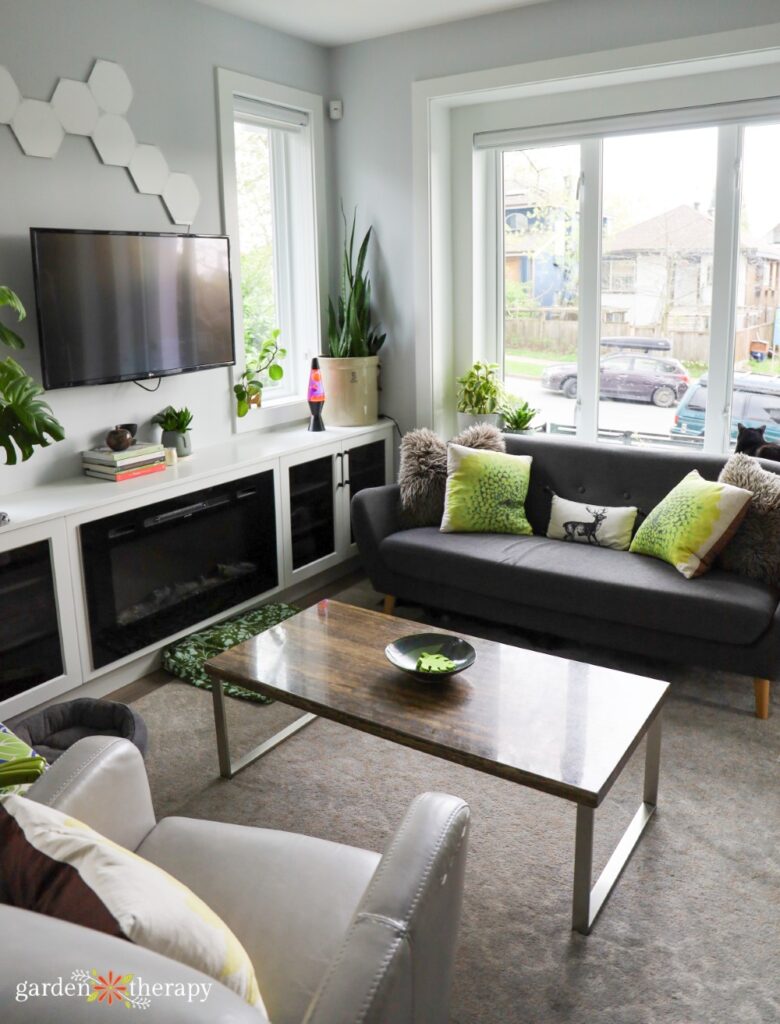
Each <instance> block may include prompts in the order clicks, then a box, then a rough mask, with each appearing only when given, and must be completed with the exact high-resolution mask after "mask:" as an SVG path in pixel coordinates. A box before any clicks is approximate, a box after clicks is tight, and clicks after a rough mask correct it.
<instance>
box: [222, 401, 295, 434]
mask: <svg viewBox="0 0 780 1024" xmlns="http://www.w3.org/2000/svg"><path fill="white" fill-rule="evenodd" d="M308 415H309V405H308V402H307V401H306V399H305V398H303V397H302V396H301V395H289V396H288V397H286V398H277V399H275V400H273V401H268V402H267V403H266V404H265V405H262V406H260V408H259V409H255V408H253V409H250V410H249V412H248V413H247V414H246V416H242V417H238V416H237V415H236V413H235V409H234V411H233V423H234V430H235V433H237V434H245V433H249V432H250V431H252V430H261V429H263V428H264V427H281V426H285V425H286V424H288V423H297V422H300V420H302V419H305V418H306V417H307V416H308Z"/></svg>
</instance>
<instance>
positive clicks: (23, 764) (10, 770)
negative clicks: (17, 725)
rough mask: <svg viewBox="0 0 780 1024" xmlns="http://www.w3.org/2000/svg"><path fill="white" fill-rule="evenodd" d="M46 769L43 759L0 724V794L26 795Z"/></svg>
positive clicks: (27, 744)
mask: <svg viewBox="0 0 780 1024" xmlns="http://www.w3.org/2000/svg"><path fill="white" fill-rule="evenodd" d="M47 767H48V766H47V764H46V759H45V758H43V757H41V755H40V754H39V753H38V752H37V751H35V750H33V748H32V747H31V746H30V745H29V743H25V742H24V740H20V739H19V737H18V736H17V735H16V733H13V732H11V730H10V729H9V728H8V726H7V725H3V723H2V722H0V793H26V792H27V790H28V789H29V788H30V786H31V785H32V784H33V782H35V781H36V780H37V779H39V778H40V777H41V775H43V773H44V772H45V771H46V768H47Z"/></svg>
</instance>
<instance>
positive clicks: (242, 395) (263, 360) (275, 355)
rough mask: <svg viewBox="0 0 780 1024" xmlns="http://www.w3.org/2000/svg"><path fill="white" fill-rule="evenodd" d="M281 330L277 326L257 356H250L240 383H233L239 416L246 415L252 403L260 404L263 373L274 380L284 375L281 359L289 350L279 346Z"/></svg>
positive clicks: (239, 380)
mask: <svg viewBox="0 0 780 1024" xmlns="http://www.w3.org/2000/svg"><path fill="white" fill-rule="evenodd" d="M281 333H282V332H281V331H280V330H279V328H278V327H277V328H276V330H274V331H271V333H270V335H269V336H268V337H267V338H266V340H265V341H264V342H263V343H262V345H261V346H260V348H259V350H258V352H257V355H256V356H249V357H248V358H247V361H246V365H245V366H244V372H243V373H242V374H241V376H240V377H239V378H238V383H237V384H234V385H233V393H234V394H235V396H236V412H237V413H238V415H239V416H246V414H247V413H248V412H249V409H250V407H251V406H252V405H256V404H259V402H260V396H261V395H262V393H263V383H264V381H263V379H262V378H263V375H264V374H267V375H268V379H269V380H272V381H274V382H276V381H280V380H281V379H282V377H284V367H283V366H282V365H281V363H280V360H282V359H284V357H285V356H286V355H287V350H286V349H284V348H281V347H280V346H279V336H280V335H281Z"/></svg>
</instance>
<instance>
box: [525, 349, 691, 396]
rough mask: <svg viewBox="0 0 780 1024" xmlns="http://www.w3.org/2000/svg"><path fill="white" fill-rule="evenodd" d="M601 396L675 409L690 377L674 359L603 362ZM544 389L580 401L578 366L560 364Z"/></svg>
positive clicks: (614, 358) (627, 356)
mask: <svg viewBox="0 0 780 1024" xmlns="http://www.w3.org/2000/svg"><path fill="white" fill-rule="evenodd" d="M599 381H600V383H599V389H600V391H599V393H600V395H601V397H602V398H617V399H622V400H623V401H626V402H652V403H653V405H657V406H659V407H660V408H661V409H671V408H672V406H674V405H676V404H677V402H678V401H679V400H680V399H681V398H682V397H683V395H684V394H685V392H686V390H687V388H688V385H689V384H690V377H689V376H688V371H687V370H686V369H685V367H684V366H683V364H682V363H681V362H680V361H679V359H672V357H671V356H661V357H658V356H646V355H631V354H626V353H624V354H622V355H614V356H605V357H604V358H603V359H602V360H601V371H600V375H599ZM542 387H543V388H545V389H546V390H548V391H561V392H563V394H564V395H566V397H567V398H576V397H577V364H576V363H557V364H555V365H554V366H548V367H547V368H546V369H545V371H544V373H543V374H542Z"/></svg>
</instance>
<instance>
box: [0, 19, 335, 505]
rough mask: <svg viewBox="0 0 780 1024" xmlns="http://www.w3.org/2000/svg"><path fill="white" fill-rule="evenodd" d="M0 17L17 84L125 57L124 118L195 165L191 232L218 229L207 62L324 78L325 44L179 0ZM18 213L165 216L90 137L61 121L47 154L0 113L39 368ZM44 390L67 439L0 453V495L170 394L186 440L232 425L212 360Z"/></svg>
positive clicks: (151, 225) (4, 222)
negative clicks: (10, 459) (175, 371)
mask: <svg viewBox="0 0 780 1024" xmlns="http://www.w3.org/2000/svg"><path fill="white" fill-rule="evenodd" d="M0 26H2V30H0V65H4V66H5V67H7V68H8V70H9V71H10V73H11V75H12V76H13V78H14V80H15V81H16V83H17V85H18V86H19V89H20V90H21V92H22V95H23V96H25V97H30V98H37V99H45V100H48V99H49V98H50V97H51V94H52V91H53V89H54V87H55V85H56V83H57V80H58V79H59V78H63V77H67V78H75V79H78V80H81V81H84V80H85V79H86V77H87V75H88V74H89V72H90V69H91V67H92V63H93V61H94V60H95V58H97V57H103V58H106V59H109V60H114V61H117V62H118V63H120V64H121V65H122V66H123V67H124V68H125V70H126V71H127V74H128V75H129V77H130V80H131V82H132V83H133V86H134V90H135V95H134V99H133V103H132V105H131V107H130V110H129V112H128V120H129V122H130V125H131V127H132V129H133V131H134V132H135V135H136V138H137V139H138V140H139V141H141V142H150V143H153V144H155V145H158V146H159V147H160V148H161V149H162V151H163V153H164V154H165V156H166V158H167V159H168V162H169V164H170V166H171V168H172V169H174V170H181V171H184V172H186V173H188V174H191V175H192V176H193V178H194V179H195V182H196V184H197V186H198V188H199V190H200V194H201V206H200V209H199V211H198V214H197V217H196V220H195V222H194V224H193V226H192V230H193V231H195V232H200V233H214V232H220V231H221V230H222V218H221V208H220V193H219V161H218V150H217V123H216V100H215V85H214V68H215V67H216V66H221V67H226V68H230V69H233V70H235V71H241V72H245V73H247V74H251V75H255V76H257V77H259V78H266V79H271V80H273V81H276V82H280V83H283V84H286V85H290V86H294V87H296V88H301V89H306V90H309V91H312V92H316V93H321V94H323V95H327V91H328V89H327V86H328V52H327V51H326V50H325V49H323V48H321V47H318V46H314V45H312V44H310V43H306V42H303V41H301V40H298V39H295V38H293V37H291V36H288V35H284V34H282V33H279V32H275V31H272V30H270V29H265V28H263V27H261V26H260V25H256V24H254V23H251V22H248V21H244V20H242V19H240V18H235V17H232V16H229V15H225V14H222V13H220V12H218V11H216V10H214V9H212V8H210V7H207V6H204V5H200V4H195V3H193V2H192V0H132V2H130V3H128V2H127V0H24V2H23V3H20V2H19V0H0ZM31 226H45V227H66V228H109V229H124V230H139V231H171V230H177V229H176V228H174V227H173V226H172V224H171V222H170V220H169V219H168V215H167V213H166V211H165V209H164V208H163V205H162V203H161V201H160V199H159V198H157V197H155V196H146V195H139V194H138V193H136V191H135V188H134V186H133V184H132V182H131V180H130V178H129V176H128V174H127V172H126V171H125V170H124V169H122V168H119V167H108V166H105V165H103V164H102V163H101V162H100V160H99V158H98V156H97V154H96V153H95V151H94V149H93V146H92V143H91V142H90V140H89V139H86V138H79V137H77V136H73V135H66V136H65V139H64V141H63V144H62V147H61V149H60V151H59V153H58V154H57V156H56V157H55V159H53V160H45V159H36V158H33V157H26V156H24V155H23V154H22V152H21V150H20V148H19V146H18V144H17V142H16V139H15V137H14V136H13V134H12V133H11V131H10V129H8V128H7V127H5V126H0V283H3V284H8V285H9V286H11V287H12V288H14V289H15V290H16V291H17V292H18V293H19V294H20V296H21V298H22V300H23V302H24V303H25V305H26V306H27V309H28V313H29V316H28V319H27V320H26V321H25V323H24V324H23V325H22V327H21V328H20V333H22V334H23V336H24V338H25V340H26V341H27V345H28V347H27V350H26V352H25V353H23V354H22V356H21V358H20V361H21V362H23V363H24V364H25V366H26V367H27V368H29V370H30V371H31V372H32V373H35V374H38V373H39V371H40V364H39V359H38V343H37V333H36V325H35V306H34V294H33V282H32V267H31V261H30V245H29V238H28V232H29V229H30V227H31ZM178 230H180V229H178ZM6 320H7V317H6ZM48 398H49V401H50V404H51V405H52V407H53V409H54V411H55V413H56V415H57V417H58V418H59V419H60V421H61V422H62V423H63V425H64V426H65V430H66V435H67V437H66V440H65V441H64V442H62V443H60V444H58V445H54V446H51V447H49V448H46V449H43V450H38V451H36V453H35V456H34V457H33V459H32V460H31V461H30V462H28V463H26V464H24V465H21V464H20V465H17V466H15V467H5V466H0V495H2V494H3V493H8V492H11V491H18V490H23V489H26V488H28V487H31V486H34V485H36V484H38V483H40V482H43V481H49V480H53V479H58V478H63V477H68V476H73V475H75V474H77V473H79V472H80V463H79V458H78V453H79V452H80V451H81V450H82V449H83V448H86V447H88V446H89V445H91V444H95V443H99V442H100V441H101V440H102V438H103V437H104V436H105V433H106V430H107V429H108V428H109V427H111V426H112V425H113V424H115V423H117V422H139V423H141V424H143V423H148V421H149V420H150V418H151V417H152V416H153V415H154V414H155V413H156V412H158V411H159V410H160V409H161V408H163V407H164V406H165V405H167V404H169V403H170V404H173V405H177V406H178V405H188V406H189V407H190V408H191V409H192V411H193V413H194V416H195V419H194V424H193V438H194V444H195V447H196V448H197V446H199V445H200V446H205V445H207V444H212V443H215V442H218V441H221V440H226V439H227V438H228V437H229V436H230V435H231V433H232V417H231V396H230V392H229V371H228V370H225V369H221V370H209V371H204V372H201V373H194V374H187V375H185V376H182V377H179V378H175V377H169V378H166V379H164V380H163V382H162V385H161V387H160V390H159V391H158V392H157V393H155V394H144V392H143V391H142V390H141V389H140V388H138V387H136V386H135V385H134V384H132V383H126V384H110V385H104V386H100V387H89V388H74V389H70V390H62V391H52V392H50V393H49V395H48ZM148 433H149V431H147V434H148ZM0 461H2V460H0ZM1 507H2V505H1V504H0V508H1Z"/></svg>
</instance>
